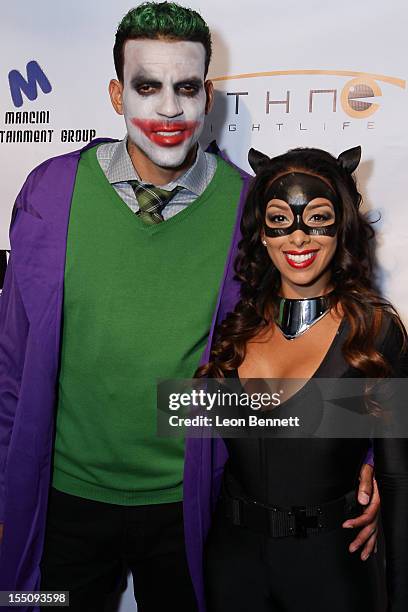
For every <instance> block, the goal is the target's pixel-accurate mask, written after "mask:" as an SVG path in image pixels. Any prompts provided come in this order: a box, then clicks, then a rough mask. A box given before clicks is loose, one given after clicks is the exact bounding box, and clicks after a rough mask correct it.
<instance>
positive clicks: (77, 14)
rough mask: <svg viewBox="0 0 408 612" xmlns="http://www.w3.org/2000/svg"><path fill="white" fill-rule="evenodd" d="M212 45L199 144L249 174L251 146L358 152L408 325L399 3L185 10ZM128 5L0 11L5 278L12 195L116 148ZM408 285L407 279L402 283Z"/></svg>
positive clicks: (26, 6)
mask: <svg viewBox="0 0 408 612" xmlns="http://www.w3.org/2000/svg"><path fill="white" fill-rule="evenodd" d="M188 5H189V6H191V7H192V8H195V9H198V10H199V11H200V12H201V14H202V15H203V16H204V18H205V19H206V20H207V22H208V23H209V25H210V27H211V30H212V32H213V39H214V56H213V61H212V64H211V66H210V77H211V78H212V79H213V80H214V84H215V87H216V103H215V108H214V110H213V111H212V113H211V115H210V116H209V117H208V122H207V126H206V130H205V133H204V136H203V144H206V143H208V142H209V141H211V140H213V139H214V138H215V139H216V140H217V141H218V143H219V145H220V147H221V148H222V149H225V150H226V151H227V153H228V155H229V156H230V158H231V159H232V160H233V161H234V162H236V163H237V164H238V165H240V166H242V167H244V168H246V169H249V168H248V164H247V153H248V149H249V148H250V147H251V146H254V147H255V148H257V149H260V150H262V151H264V152H266V153H268V154H270V155H276V154H278V153H281V152H283V151H285V150H287V149H289V148H291V147H295V146H318V147H322V148H325V149H328V150H329V151H331V152H332V153H335V154H338V153H340V152H341V151H342V150H344V149H346V148H348V147H352V146H355V145H357V144H360V145H362V148H363V160H362V163H361V164H360V166H359V168H358V172H357V174H358V183H359V187H360V190H361V191H362V193H363V195H364V201H365V208H366V209H367V210H368V211H370V214H371V215H372V217H373V218H379V217H380V220H379V221H378V222H377V224H376V227H377V231H378V246H377V254H378V261H379V279H380V282H381V285H382V288H383V290H384V292H385V294H386V295H387V296H388V297H389V298H391V299H392V300H393V301H394V302H395V304H396V305H397V306H398V308H399V309H400V311H401V312H402V314H403V316H404V318H405V319H407V315H408V300H407V298H408V282H407V280H408V272H406V270H405V266H404V264H403V262H401V253H403V252H404V248H405V244H406V236H407V226H408V208H407V203H406V164H407V153H408V121H407V119H406V115H407V108H408V105H407V101H408V98H407V84H406V79H407V73H408V53H407V46H406V27H407V25H408V20H407V16H408V8H407V5H406V3H405V2H404V1H403V0H393V1H392V2H383V1H380V0H372V1H371V2H361V3H356V2H354V1H353V0H344V1H343V2H325V1H324V0H310V1H309V2H307V3H305V2H300V1H299V0H287V1H286V2H285V3H271V2H269V1H268V0H252V2H248V3H245V2H236V1H234V0H224V1H223V2H218V1H217V0H206V2H203V0H198V1H197V0H191V1H189V2H188ZM132 6H134V5H133V4H131V3H129V2H128V1H127V0H115V2H112V1H111V0H81V1H80V0H72V1H71V2H69V3H60V2H53V0H39V1H37V2H35V3H34V2H29V0H19V1H18V2H13V3H9V4H8V5H7V6H6V7H4V8H3V12H2V13H3V14H2V21H1V26H0V27H1V29H2V48H3V52H2V53H1V54H0V101H1V112H0V162H1V168H2V177H3V179H2V181H1V184H0V190H1V200H0V250H1V251H2V254H1V256H0V274H1V271H4V268H5V265H6V260H7V253H5V252H4V251H7V250H8V249H9V241H8V227H9V220H10V213H11V208H12V205H13V202H14V199H15V196H16V194H17V192H18V190H19V188H20V186H21V184H22V182H23V181H24V178H25V176H26V175H27V173H28V172H29V171H30V170H31V169H32V168H33V167H34V166H35V165H37V164H38V163H39V162H41V161H42V160H44V159H46V158H47V157H50V156H53V155H58V154H60V153H64V152H66V151H69V150H72V149H75V148H78V147H80V146H82V145H83V144H84V143H86V142H87V141H89V140H90V139H92V138H94V137H98V136H110V137H114V138H121V137H123V135H124V121H123V118H122V117H119V116H118V115H116V114H115V112H114V111H113V109H112V107H111V105H110V101H109V97H108V91H107V85H108V82H109V80H110V78H112V77H113V76H114V67H113V60H112V46H113V38H114V32H115V29H116V26H117V24H118V22H119V21H120V19H121V17H122V16H123V14H124V13H125V12H127V10H128V9H129V8H131V7H132ZM404 277H405V278H404Z"/></svg>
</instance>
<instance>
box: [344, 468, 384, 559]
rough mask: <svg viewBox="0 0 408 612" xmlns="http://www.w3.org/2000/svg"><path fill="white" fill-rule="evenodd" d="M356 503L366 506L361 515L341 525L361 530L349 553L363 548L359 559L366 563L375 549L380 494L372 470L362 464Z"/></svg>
mask: <svg viewBox="0 0 408 612" xmlns="http://www.w3.org/2000/svg"><path fill="white" fill-rule="evenodd" d="M357 498H358V501H359V503H360V504H362V505H363V506H366V508H365V509H364V512H363V514H361V515H360V516H358V517H357V518H355V519H349V520H348V521H346V522H345V523H343V527H345V528H348V529H350V528H354V529H355V528H356V527H357V528H358V527H360V528H361V530H360V532H359V534H358V535H357V537H356V538H355V539H354V540H353V542H352V543H351V544H350V546H349V551H350V552H351V553H353V552H355V551H356V550H358V549H359V548H361V547H362V546H363V549H362V551H361V554H360V558H361V559H362V560H363V561H366V560H367V559H368V557H369V556H370V555H371V553H372V552H373V550H374V551H375V552H376V548H377V522H378V513H379V509H380V494H379V492H378V487H377V482H376V480H375V478H374V469H373V468H372V467H371V465H368V464H364V465H363V467H362V468H361V471H360V485H359V487H358V495H357Z"/></svg>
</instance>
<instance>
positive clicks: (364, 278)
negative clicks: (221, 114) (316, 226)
mask: <svg viewBox="0 0 408 612" xmlns="http://www.w3.org/2000/svg"><path fill="white" fill-rule="evenodd" d="M288 172H304V173H309V174H313V175H315V176H318V177H320V178H322V179H323V180H325V181H326V182H328V183H329V184H330V185H331V187H332V188H333V189H334V191H335V192H336V194H337V196H338V198H339V201H340V207H339V208H340V211H339V218H338V230H337V249H336V252H335V255H334V258H333V260H332V262H331V270H332V276H331V284H332V286H333V288H334V290H333V292H332V293H331V294H330V298H329V299H330V302H331V303H330V306H331V308H333V309H336V311H337V312H338V313H340V308H339V307H340V305H341V312H342V314H343V316H344V317H345V319H346V320H347V321H348V323H349V333H348V337H347V338H346V341H345V342H344V344H343V347H342V350H343V355H344V357H345V359H346V362H347V363H348V364H349V365H350V366H352V367H353V368H355V369H357V370H359V371H360V372H361V373H362V374H363V376H365V377H368V378H377V377H378V378H381V377H385V376H388V375H389V374H390V373H391V368H390V366H389V364H388V363H387V361H386V359H385V358H384V356H383V355H382V354H381V353H380V352H379V351H378V350H377V348H376V346H375V340H376V338H377V337H378V335H379V333H380V330H381V326H382V323H383V317H384V315H385V314H386V313H388V315H389V316H391V317H392V318H393V319H394V320H395V321H396V323H397V324H398V326H399V327H400V329H401V332H402V335H403V337H404V339H405V342H406V332H405V330H404V327H403V325H402V323H401V321H400V318H399V316H398V314H397V313H396V311H395V309H394V308H393V306H392V305H391V304H390V303H389V302H388V301H387V300H385V299H384V298H383V297H382V296H381V295H380V294H379V293H378V292H377V291H376V289H375V286H374V282H373V249H372V244H371V240H372V239H373V238H374V229H373V227H372V224H371V223H370V222H369V221H368V220H367V218H366V217H365V216H364V215H363V214H362V213H361V211H360V207H361V204H362V197H361V195H360V193H359V192H358V190H357V187H356V183H355V180H354V178H353V176H352V174H351V173H350V172H349V171H348V170H347V169H346V168H345V167H343V165H342V164H341V163H340V162H339V161H338V160H337V159H336V158H335V157H333V156H332V155H330V154H329V153H327V152H326V151H323V150H321V149H315V148H298V149H292V150H290V151H288V152H287V153H285V154H284V155H280V156H278V157H275V158H273V159H271V160H269V162H268V163H266V164H264V165H263V166H262V168H261V170H260V171H259V172H258V173H257V175H256V176H255V177H254V179H253V182H252V185H251V188H250V191H249V193H248V197H247V200H246V203H245V207H244V211H243V215H242V219H241V234H242V239H241V241H240V242H239V244H238V255H237V257H236V260H235V263H234V270H235V273H236V276H235V279H237V280H238V281H239V282H240V300H239V302H238V303H237V304H236V306H235V309H234V311H233V312H231V313H229V314H228V315H227V317H226V318H225V320H224V321H223V322H222V323H221V325H220V326H219V327H218V329H217V331H216V334H215V338H214V342H213V346H212V350H211V354H210V361H209V363H207V364H205V365H203V366H201V367H200V368H199V369H198V370H197V372H196V376H197V377H203V376H208V377H213V378H223V377H225V376H226V375H228V372H230V371H231V370H235V369H236V368H238V367H239V366H240V365H241V364H242V362H243V360H244V358H245V354H246V347H247V343H248V342H249V341H250V340H251V339H252V338H254V337H255V336H256V335H257V334H258V333H259V332H260V331H261V330H263V329H265V328H266V327H268V326H271V325H274V317H275V314H276V308H277V301H276V297H277V296H278V295H279V288H280V274H279V271H278V270H277V269H276V268H275V267H274V265H273V263H272V261H271V259H270V258H269V256H268V254H267V251H266V249H265V248H264V246H263V245H262V243H261V239H260V238H261V235H262V229H263V226H264V219H265V210H266V205H267V199H266V197H265V196H266V192H267V189H268V186H269V185H270V184H271V183H272V182H273V181H274V180H275V179H276V178H277V177H278V176H280V175H282V174H286V173H288Z"/></svg>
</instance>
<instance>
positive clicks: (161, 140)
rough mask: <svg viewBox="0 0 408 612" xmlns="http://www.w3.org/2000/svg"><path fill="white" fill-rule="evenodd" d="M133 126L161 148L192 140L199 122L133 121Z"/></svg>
mask: <svg viewBox="0 0 408 612" xmlns="http://www.w3.org/2000/svg"><path fill="white" fill-rule="evenodd" d="M131 122H132V124H133V125H134V126H135V127H138V128H139V129H140V130H142V132H143V134H144V135H145V136H147V138H149V140H151V141H152V142H154V144H157V145H159V146H160V147H175V146H177V145H179V144H181V143H182V142H184V141H185V140H187V139H188V138H191V136H192V135H193V133H194V131H195V130H196V128H197V127H198V125H199V122H198V121H155V120H153V119H137V118H136V117H135V118H134V119H131Z"/></svg>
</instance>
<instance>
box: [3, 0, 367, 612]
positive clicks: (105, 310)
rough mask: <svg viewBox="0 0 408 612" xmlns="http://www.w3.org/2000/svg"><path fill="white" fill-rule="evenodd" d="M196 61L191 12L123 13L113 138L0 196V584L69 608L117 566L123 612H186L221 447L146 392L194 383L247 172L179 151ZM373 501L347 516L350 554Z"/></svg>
mask: <svg viewBox="0 0 408 612" xmlns="http://www.w3.org/2000/svg"><path fill="white" fill-rule="evenodd" d="M210 55H211V39H210V34H209V30H208V27H207V25H206V24H205V22H204V21H203V20H202V18H201V17H200V16H199V15H198V14H197V13H196V12H195V11H192V10H189V9H185V8H182V7H180V6H178V5H175V4H172V3H160V4H153V3H147V4H144V5H141V6H139V7H138V8H136V9H134V10H132V11H130V12H129V13H128V14H127V15H126V16H125V17H124V19H123V20H122V22H121V24H120V26H119V29H118V32H117V35H116V42H115V47H114V59H115V67H116V71H117V77H118V78H117V80H112V81H111V83H110V95H111V100H112V104H113V106H114V108H115V110H116V111H117V112H118V113H119V114H122V115H124V118H125V122H126V127H127V137H126V138H125V139H124V140H123V141H119V142H118V141H115V142H112V141H106V140H105V141H103V140H99V141H94V142H92V143H90V144H89V145H88V146H87V147H85V148H84V149H82V150H81V151H75V152H73V153H69V154H66V155H62V156H59V157H56V158H53V159H50V160H48V161H46V162H44V163H43V164H41V165H40V166H39V167H38V168H36V169H35V170H34V171H33V172H32V173H31V174H30V176H29V177H28V179H27V181H26V183H25V184H24V186H23V188H22V190H21V192H20V194H19V196H18V198H17V201H16V204H15V208H14V210H13V215H12V224H11V230H10V238H11V259H10V263H9V266H8V269H7V274H6V279H5V284H4V290H3V294H2V297H1V303H0V305H1V310H0V523H1V524H2V525H4V531H3V538H2V543H1V548H0V590H36V589H39V588H42V589H48V590H69V591H70V609H71V610H87V611H92V610H95V611H96V610H98V611H100V610H102V609H103V605H104V602H105V600H106V598H107V596H108V594H109V593H110V592H112V591H114V590H115V588H117V586H118V584H119V583H120V578H121V576H122V575H123V572H124V571H126V570H129V569H130V570H131V571H132V574H133V577H134V585H135V596H136V598H137V601H138V605H139V610H140V612H145V611H150V610H152V611H153V610H154V611H158V610H161V609H163V610H164V609H169V610H175V609H177V610H186V611H193V610H195V609H197V602H198V609H199V610H204V609H205V607H204V593H203V584H202V575H201V569H202V568H201V565H202V547H203V541H204V537H205V534H206V533H207V531H208V528H209V523H210V515H211V509H212V507H213V504H214V501H215V499H216V496H217V491H218V484H219V481H220V477H221V474H222V470H223V465H224V462H225V459H226V453H225V448H224V446H223V444H222V442H221V441H215V440H187V442H186V444H184V442H183V441H182V440H178V439H164V438H158V437H157V436H156V435H155V427H156V399H155V398H156V395H155V394H156V388H155V385H156V380H157V379H158V378H189V377H191V376H192V375H193V373H194V371H195V369H196V367H197V365H198V363H199V361H200V359H204V360H205V359H207V357H208V354H209V349H210V344H211V338H212V333H213V329H214V326H215V324H216V322H217V321H219V320H221V319H222V318H223V317H224V316H225V314H226V312H227V311H228V310H230V309H231V308H232V307H233V305H234V303H235V301H236V299H237V286H236V284H235V283H234V281H233V269H232V262H233V259H234V255H235V251H236V247H237V242H238V240H239V222H238V221H239V218H240V210H241V208H242V202H243V198H244V195H245V192H246V189H247V184H248V179H249V177H248V175H246V174H245V173H242V172H239V171H238V170H237V169H236V168H235V167H233V166H232V165H231V164H229V163H228V162H227V161H226V160H225V159H223V158H222V156H221V155H219V154H217V155H215V154H212V153H205V152H203V150H202V149H201V148H200V146H199V145H198V138H199V136H200V133H201V131H202V128H203V123H204V118H205V114H207V113H208V112H209V110H210V109H211V105H212V100H213V88H212V84H211V82H210V81H206V80H205V77H206V74H207V69H208V64H209V61H210ZM217 296H218V297H217ZM183 470H184V488H183ZM368 473H370V469H369V468H368V469H367V468H366V470H365V471H364V474H368ZM366 481H367V482H366ZM369 481H370V478H368V479H367V478H365V480H364V484H363V485H362V487H361V490H360V493H361V494H363V493H364V490H366V491H367V490H368V491H369V492H370V486H371V485H370V482H369ZM183 499H184V513H183V506H182V501H183ZM366 503H367V502H366ZM376 506H377V504H376V502H375V501H374V502H372V503H371V504H370V506H369V510H368V512H367V513H366V515H364V516H363V517H360V518H359V519H356V521H355V526H364V529H363V530H362V531H361V532H360V534H359V536H358V538H357V540H356V548H357V547H358V546H359V545H361V544H362V543H365V548H364V553H365V552H368V551H370V550H371V549H372V547H373V538H372V537H371V538H370V537H369V536H370V535H371V533H372V530H373V524H374V523H373V521H374V518H373V517H374V516H375V512H376V509H377V507H376ZM47 509H48V514H47ZM183 516H184V534H185V537H184V535H183ZM186 553H187V554H186ZM21 609H26V610H28V609H33V608H32V607H31V608H30V607H27V608H24V607H23V608H21ZM35 609H36V608H35Z"/></svg>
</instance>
